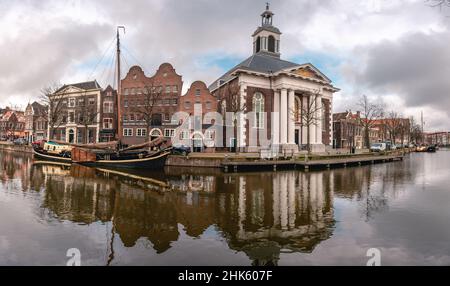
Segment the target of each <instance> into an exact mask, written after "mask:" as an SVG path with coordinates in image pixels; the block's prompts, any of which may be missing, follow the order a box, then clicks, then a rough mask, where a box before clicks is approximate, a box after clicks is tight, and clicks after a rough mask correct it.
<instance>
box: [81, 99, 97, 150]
mask: <svg viewBox="0 0 450 286" xmlns="http://www.w3.org/2000/svg"><path fill="white" fill-rule="evenodd" d="M76 114H77V116H78V118H77V120H78V124H80V125H83V127H84V132H85V133H84V143H85V144H89V143H94V142H89V126H92V125H96V124H98V123H99V120H100V119H99V114H100V111H99V110H98V107H97V103H96V102H95V103H94V104H92V101H90V99H89V96H87V95H86V94H84V95H83V97H81V98H80V97H79V98H78V104H77V109H76Z"/></svg>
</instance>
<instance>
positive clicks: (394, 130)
mask: <svg viewBox="0 0 450 286" xmlns="http://www.w3.org/2000/svg"><path fill="white" fill-rule="evenodd" d="M384 124H385V126H386V129H387V131H388V132H389V139H390V140H391V142H392V144H395V143H396V140H397V135H398V134H399V133H400V131H401V130H400V129H401V118H400V116H399V114H398V113H397V112H396V111H390V112H389V113H388V116H387V118H386V119H385V120H384Z"/></svg>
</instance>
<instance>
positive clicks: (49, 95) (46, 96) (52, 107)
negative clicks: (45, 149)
mask: <svg viewBox="0 0 450 286" xmlns="http://www.w3.org/2000/svg"><path fill="white" fill-rule="evenodd" d="M59 90H60V85H58V84H52V85H49V86H47V87H44V88H42V89H41V96H40V102H41V103H42V104H43V105H44V106H47V109H44V111H43V112H44V114H43V116H45V117H47V118H48V128H49V134H48V139H49V140H52V139H53V137H54V136H55V134H54V133H55V130H56V129H58V128H59V127H60V126H61V125H62V124H64V120H63V118H64V116H63V111H64V109H65V108H66V105H65V100H67V99H66V98H65V97H66V96H65V94H64V93H63V92H58V91H59Z"/></svg>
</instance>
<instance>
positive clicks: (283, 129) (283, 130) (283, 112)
mask: <svg viewBox="0 0 450 286" xmlns="http://www.w3.org/2000/svg"><path fill="white" fill-rule="evenodd" d="M280 101H281V109H280V143H281V144H287V131H288V128H287V119H288V115H287V113H288V106H287V90H286V89H285V88H283V89H282V90H281V100H280Z"/></svg>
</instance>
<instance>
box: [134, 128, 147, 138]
mask: <svg viewBox="0 0 450 286" xmlns="http://www.w3.org/2000/svg"><path fill="white" fill-rule="evenodd" d="M136 131H137V136H138V137H146V136H147V129H145V128H138V129H137V130H136Z"/></svg>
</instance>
